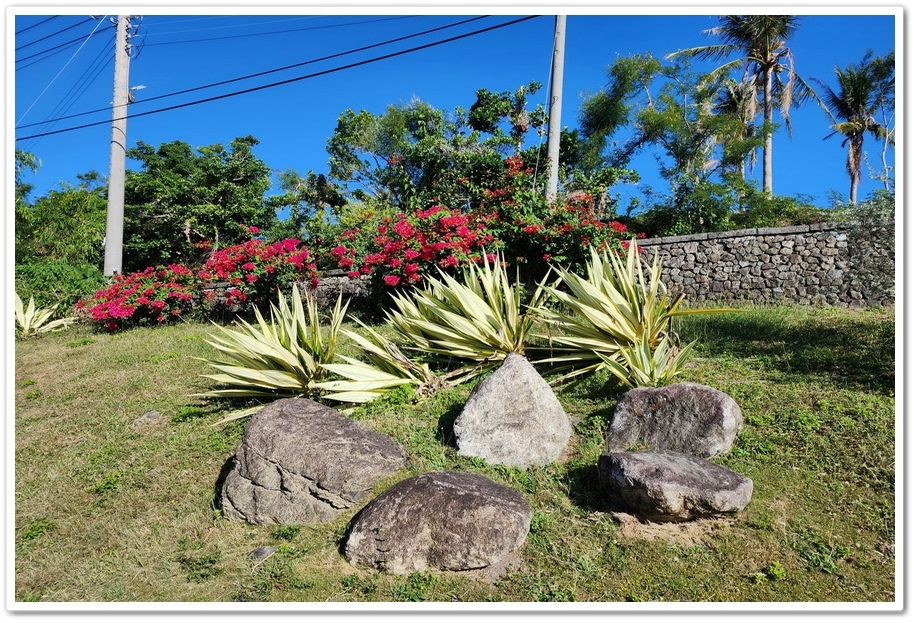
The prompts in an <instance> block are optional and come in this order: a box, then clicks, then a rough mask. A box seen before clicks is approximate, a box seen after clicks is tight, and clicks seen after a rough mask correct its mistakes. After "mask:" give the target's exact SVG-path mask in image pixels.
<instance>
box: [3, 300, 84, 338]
mask: <svg viewBox="0 0 916 623" xmlns="http://www.w3.org/2000/svg"><path fill="white" fill-rule="evenodd" d="M55 307H56V306H55ZM15 311H16V332H17V334H18V335H19V337H29V336H32V335H37V334H38V333H48V332H50V331H58V330H60V329H64V328H66V327H67V326H69V325H70V324H71V323H72V322H73V321H74V318H58V319H57V320H52V318H53V316H54V307H40V308H36V307H35V299H32V298H30V299H29V304H28V306H27V307H26V306H23V304H22V299H21V298H19V293H18V292H17V293H16V310H15Z"/></svg>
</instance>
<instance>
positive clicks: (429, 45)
mask: <svg viewBox="0 0 916 623" xmlns="http://www.w3.org/2000/svg"><path fill="white" fill-rule="evenodd" d="M538 17H542V16H541V15H528V16H527V17H522V18H519V19H514V20H512V21H509V22H505V23H503V24H497V25H495V26H490V27H488V28H482V29H480V30H475V31H473V32H469V33H465V34H462V35H456V36H454V37H450V38H448V39H442V40H441V41H434V42H432V43H427V44H424V45H421V46H417V47H414V48H409V49H406V50H401V51H399V52H392V53H391V54H385V55H383V56H376V57H375V58H370V59H367V60H364V61H359V62H356V63H350V64H349V65H343V66H341V67H336V68H333V69H326V70H324V71H319V72H316V73H313V74H308V75H305V76H299V77H297V78H290V79H288V80H281V81H279V82H273V83H270V84H265V85H262V86H259V87H252V88H250V89H244V90H242V91H233V92H232V93H225V94H223V95H215V96H213V97H208V98H205V99H201V100H195V101H193V102H186V103H184V104H176V105H174V106H167V107H165V108H157V109H156V110H149V111H146V112H141V113H135V114H133V115H131V117H145V116H147V115H154V114H158V113H161V112H168V111H170V110H178V109H180V108H187V107H189V106H196V105H197V104H205V103H208V102H215V101H217V100H222V99H227V98H229V97H235V96H237V95H245V94H246V93H254V92H256V91H263V90H265V89H271V88H274V87H278V86H283V85H287V84H292V83H293V82H300V81H302V80H308V79H310V78H317V77H319V76H325V75H327V74H332V73H336V72H339V71H344V70H346V69H353V68H355V67H361V66H363V65H369V64H371V63H376V62H378V61H383V60H387V59H389V58H395V57H397V56H403V55H405V54H411V53H413V52H418V51H420V50H426V49H429V48H433V47H436V46H439V45H443V44H445V43H451V42H453V41H458V40H460V39H466V38H468V37H473V36H475V35H479V34H483V33H485V32H490V31H493V30H498V29H500V28H506V27H507V26H513V25H515V24H519V23H521V22H526V21H528V20H532V19H535V18H538ZM124 118H126V117H124ZM106 123H109V121H97V122H95V123H85V124H83V125H79V126H73V127H70V128H64V129H62V130H54V131H51V132H44V133H41V134H33V135H31V136H23V137H21V138H17V139H16V141H24V140H28V139H32V138H39V137H42V136H50V135H52V134H62V133H64V132H72V131H74V130H82V129H84V128H90V127H94V126H97V125H103V124H106Z"/></svg>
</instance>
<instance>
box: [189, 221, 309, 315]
mask: <svg viewBox="0 0 916 623" xmlns="http://www.w3.org/2000/svg"><path fill="white" fill-rule="evenodd" d="M253 233H256V232H253ZM197 275H198V277H199V278H200V279H201V280H202V281H203V282H204V283H205V284H208V286H210V287H208V288H207V289H205V290H204V292H203V299H204V300H203V304H204V306H205V307H206V308H207V309H208V310H219V309H229V310H237V309H238V308H240V307H244V306H246V305H247V304H248V303H251V304H253V305H260V304H262V303H264V302H266V301H270V300H274V299H275V298H276V293H277V290H278V289H285V288H286V287H287V286H288V285H289V284H290V283H291V282H293V281H303V282H305V283H306V284H307V285H308V286H309V287H312V288H314V287H315V286H317V285H318V276H317V271H316V268H315V263H314V261H313V260H312V258H311V256H310V254H309V251H308V249H306V248H305V247H303V246H301V243H300V242H299V240H296V239H295V238H289V239H286V240H281V241H279V242H274V243H270V244H268V243H266V242H265V241H263V240H261V239H259V238H252V239H251V240H249V241H247V242H245V243H243V244H236V245H232V246H230V247H224V248H222V249H218V250H216V251H214V252H213V253H212V254H211V255H210V258H209V259H208V260H207V261H206V263H204V266H203V268H202V269H200V270H199V271H198V273H197ZM217 284H222V286H221V287H219V288H216V287H213V286H215V285H217Z"/></svg>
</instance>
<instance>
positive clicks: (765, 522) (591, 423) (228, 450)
mask: <svg viewBox="0 0 916 623" xmlns="http://www.w3.org/2000/svg"><path fill="white" fill-rule="evenodd" d="M676 328H677V330H678V331H679V332H680V333H681V337H682V339H683V340H684V341H685V342H687V341H692V340H698V344H697V347H696V351H695V352H694V357H693V358H692V359H691V360H690V362H689V364H688V366H687V367H686V369H685V371H684V373H683V375H682V376H681V377H679V378H680V379H681V380H684V381H694V382H699V383H705V384H707V385H710V386H712V387H716V388H717V389H721V390H722V391H724V392H726V393H728V394H729V395H731V396H732V397H734V398H735V400H736V401H737V402H738V404H739V405H740V406H741V409H742V413H743V415H744V428H743V430H742V431H741V434H740V435H739V437H738V440H737V443H736V445H735V447H734V448H733V449H732V451H731V452H729V453H728V454H726V455H725V456H723V457H720V458H717V459H716V461H717V462H719V463H721V464H723V465H726V466H728V467H730V468H732V469H735V470H737V471H739V472H740V473H743V474H745V475H746V476H748V477H750V478H751V479H752V480H753V481H754V495H753V498H752V500H751V503H750V504H749V506H748V507H747V508H746V509H745V510H744V511H742V512H740V513H738V514H737V515H736V516H734V517H732V518H730V519H728V520H721V521H705V522H691V523H690V524H688V525H683V526H679V527H670V526H669V527H667V528H664V527H659V526H657V525H638V524H631V523H627V522H625V521H623V520H622V519H621V518H620V517H617V516H615V515H614V514H613V513H612V512H611V509H610V508H608V505H607V504H606V501H605V496H604V495H603V493H602V491H601V488H600V484H599V482H598V479H597V473H596V469H595V464H596V461H597V457H598V455H599V454H600V453H601V452H603V451H604V443H605V435H606V431H607V427H608V425H609V423H610V421H611V418H612V416H613V412H614V407H615V406H616V403H617V400H618V398H619V396H620V394H621V393H622V391H623V390H622V389H621V388H620V386H619V385H618V384H617V383H616V382H615V381H614V380H613V379H611V378H609V375H607V374H602V373H599V374H595V375H593V376H590V377H586V378H583V379H581V380H579V381H576V382H570V383H567V384H565V385H563V386H561V387H557V395H558V397H559V399H560V401H561V403H562V404H563V406H564V408H565V409H566V411H567V413H568V414H569V415H570V417H571V419H572V421H573V423H574V436H573V439H572V442H571V444H570V446H569V449H568V452H567V455H566V457H565V458H564V461H563V462H562V463H556V464H552V465H548V466H544V467H538V468H532V469H527V470H522V469H517V468H508V467H504V466H493V465H488V464H486V463H485V462H484V461H481V460H479V459H474V458H469V457H461V456H458V455H457V450H456V448H455V442H454V433H453V431H452V426H453V423H454V420H455V418H456V417H457V416H458V414H460V412H461V408H462V406H463V404H464V401H465V400H466V399H467V396H468V395H469V393H470V391H471V390H472V386H471V385H465V386H460V387H457V388H453V389H450V390H447V391H443V392H440V393H438V394H435V395H434V396H432V397H430V398H428V399H426V400H422V401H416V400H415V399H414V397H413V396H412V395H410V394H409V393H408V392H395V393H392V394H390V395H388V396H386V397H385V398H384V399H382V400H379V401H376V402H374V403H370V404H368V405H365V406H362V407H360V408H358V409H356V410H354V411H353V412H352V413H351V414H350V416H351V417H353V418H354V419H357V420H359V421H361V422H362V423H364V424H365V425H367V426H369V427H371V428H373V429H375V430H378V431H380V432H383V433H385V434H387V435H390V436H391V437H393V438H394V439H395V440H396V441H397V442H398V443H400V444H402V445H403V447H404V449H405V452H406V454H407V457H408V465H407V468H406V469H405V470H403V471H402V472H401V473H400V474H398V475H397V476H395V477H393V478H391V479H389V481H387V482H384V483H380V484H379V486H378V487H377V491H376V493H379V492H381V491H382V490H384V488H386V487H387V486H390V485H391V484H393V483H394V482H397V481H398V480H401V479H403V478H406V477H409V476H412V475H415V474H419V473H423V472H426V471H432V470H437V469H452V470H459V471H465V472H472V473H479V474H483V475H485V476H487V477H488V478H491V479H493V480H495V481H496V482H499V483H502V484H505V485H507V486H509V487H512V488H513V489H515V490H517V491H519V492H520V493H521V494H522V495H524V496H525V498H526V499H527V501H528V502H529V504H530V505H531V507H532V511H533V519H532V524H531V531H530V533H529V535H528V538H527V541H526V543H525V545H524V547H523V549H522V551H521V561H520V563H521V566H520V567H519V568H518V569H515V570H513V571H511V572H510V573H508V574H507V575H505V576H503V577H501V578H499V579H497V580H490V579H486V578H481V577H477V576H475V575H472V574H471V575H465V574H456V573H445V572H442V573H439V572H434V571H427V572H423V573H417V574H409V575H405V576H398V575H394V574H388V573H383V572H379V571H376V570H373V569H365V568H356V567H353V566H352V565H350V564H349V563H347V562H346V560H345V559H344V558H343V556H342V555H341V552H340V546H341V544H342V542H343V539H344V536H345V534H346V530H347V526H348V524H349V522H350V520H351V519H352V517H353V514H354V513H355V512H356V511H355V510H354V511H353V512H350V513H345V514H344V515H342V516H341V517H339V518H338V519H336V520H334V521H332V522H330V523H328V524H322V525H314V526H312V525H301V526H300V525H286V526H252V525H248V524H243V523H236V522H229V521H226V520H225V519H223V518H222V516H221V515H220V513H219V511H218V510H215V509H216V506H215V498H216V495H217V490H216V485H217V481H218V479H219V476H220V473H221V471H222V470H223V468H224V467H225V465H226V463H227V461H228V460H229V459H230V458H231V457H232V455H233V453H234V452H235V449H236V446H237V444H238V442H239V440H240V439H241V436H242V433H243V431H244V425H245V422H244V421H236V422H232V423H230V424H227V425H223V426H214V424H215V423H216V422H218V421H219V420H220V419H222V418H223V417H225V415H226V414H228V413H229V412H230V411H232V410H233V408H234V407H233V406H232V405H231V404H229V403H226V402H219V401H201V400H200V399H198V398H195V397H194V394H197V393H200V392H202V391H206V390H207V389H210V386H209V384H208V381H207V380H206V379H203V378H202V377H201V376H200V375H201V374H204V373H206V372H207V370H206V369H205V365H204V364H203V363H202V362H201V361H199V360H198V359H195V357H203V358H206V357H208V356H212V354H213V352H212V349H211V348H210V347H209V346H208V345H207V344H206V339H207V335H208V334H209V333H211V332H212V327H211V326H209V325H203V324H201V325H196V324H182V325H176V326H170V327H162V328H156V329H135V330H130V331H125V332H123V333H119V334H114V335H108V334H102V333H95V332H93V331H91V330H89V329H87V328H85V327H79V326H77V327H73V328H71V329H68V330H67V331H64V332H61V333H55V334H48V335H45V336H42V338H41V339H36V340H27V341H21V342H17V343H16V351H15V382H14V383H13V384H12V385H11V387H12V388H14V391H15V406H16V412H15V419H16V420H15V457H14V459H13V460H14V461H15V492H16V500H15V502H16V504H15V535H16V547H15V599H16V600H17V601H20V602H33V601H38V602H103V601H105V602H233V601H235V602H241V601H249V602H250V601H256V602H297V603H324V602H328V601H331V602H376V601H378V602H401V603H405V604H406V603H412V602H450V601H464V602H540V601H545V602H611V603H614V602H617V603H622V602H657V601H665V602H742V603H744V602H768V601H773V602H886V601H893V600H894V598H895V594H894V591H895V556H896V550H895V543H896V541H897V536H898V535H897V534H896V532H895V526H896V514H895V511H896V504H895V502H896V501H895V498H894V495H895V489H896V484H897V483H896V479H897V474H896V471H895V470H896V464H897V463H896V457H895V455H894V449H895V440H896V431H895V429H894V426H895V413H896V410H895V378H896V369H897V365H896V358H895V353H894V337H895V329H896V328H895V324H894V314H893V310H868V311H864V312H855V311H844V310H835V309H815V308H801V307H750V308H747V309H745V310H744V311H743V312H742V313H738V314H725V315H718V316H709V317H702V316H694V317H685V318H682V319H679V320H678V322H677V326H676ZM380 330H383V331H384V330H385V328H384V327H380ZM77 345H78V347H77ZM341 350H342V352H345V353H350V352H352V351H350V350H348V344H342V345H341ZM149 411H156V412H158V413H161V414H163V417H162V418H160V419H159V420H158V421H156V422H155V423H151V424H146V425H143V426H137V425H134V422H135V420H137V419H138V418H139V417H140V416H142V415H143V414H145V413H147V412H149ZM405 520H407V519H405ZM263 546H272V547H276V551H274V552H273V553H272V554H271V555H270V556H269V557H267V558H266V559H264V560H261V561H254V560H253V559H252V557H251V552H253V551H255V550H256V549H258V548H259V547H263Z"/></svg>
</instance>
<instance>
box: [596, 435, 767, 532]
mask: <svg viewBox="0 0 916 623" xmlns="http://www.w3.org/2000/svg"><path fill="white" fill-rule="evenodd" d="M598 477H599V479H600V481H601V485H602V488H603V489H604V490H605V492H606V493H607V495H608V497H609V499H610V500H611V501H612V502H613V503H615V504H617V505H619V506H621V507H623V509H624V510H626V511H627V512H630V513H632V514H634V515H637V516H639V517H641V518H643V519H646V520H648V521H657V522H669V521H687V520H690V519H696V518H699V517H713V516H717V515H723V514H727V513H735V512H738V511H740V510H742V509H744V508H745V507H746V506H747V505H748V503H749V502H750V501H751V494H752V493H753V490H754V483H753V482H752V481H751V479H750V478H748V477H746V476H743V475H741V474H739V473H737V472H735V471H733V470H730V469H728V468H727V467H723V466H721V465H716V464H715V463H711V462H710V461H707V460H705V459H701V458H699V457H695V456H691V455H689V454H683V453H681V452H671V451H662V452H653V451H643V452H612V453H607V454H602V455H601V456H599V457H598Z"/></svg>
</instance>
